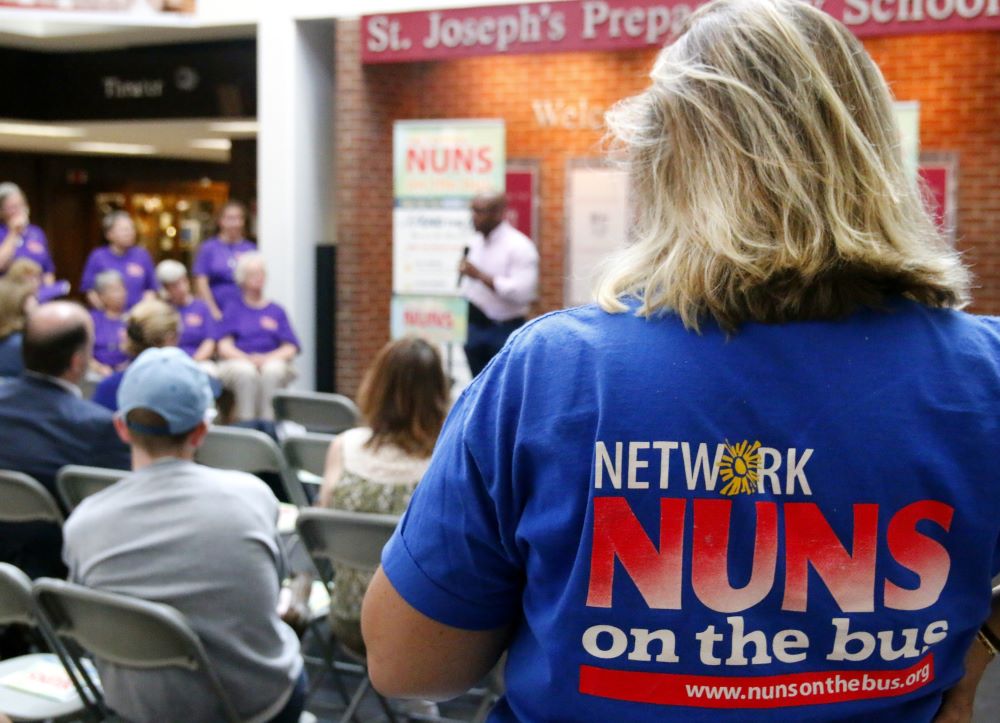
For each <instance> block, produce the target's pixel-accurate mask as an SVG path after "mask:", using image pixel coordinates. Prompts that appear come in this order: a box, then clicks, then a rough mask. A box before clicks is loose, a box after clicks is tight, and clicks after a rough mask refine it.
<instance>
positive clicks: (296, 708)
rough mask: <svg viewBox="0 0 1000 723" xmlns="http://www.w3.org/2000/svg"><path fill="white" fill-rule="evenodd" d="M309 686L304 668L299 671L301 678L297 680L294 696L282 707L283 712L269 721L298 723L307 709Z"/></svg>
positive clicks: (272, 722)
mask: <svg viewBox="0 0 1000 723" xmlns="http://www.w3.org/2000/svg"><path fill="white" fill-rule="evenodd" d="M308 687H309V685H308V681H307V680H306V671H305V670H303V671H302V672H301V673H299V679H298V680H296V681H295V689H294V690H293V691H292V697H291V698H289V699H288V702H287V703H285V707H284V708H282V709H281V712H280V713H278V715H276V716H274V718H272V719H271V720H270V721H269V723H298V720H299V716H301V715H302V711H303V710H304V709H305V705H306V690H307V689H308Z"/></svg>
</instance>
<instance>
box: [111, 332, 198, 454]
mask: <svg viewBox="0 0 1000 723" xmlns="http://www.w3.org/2000/svg"><path fill="white" fill-rule="evenodd" d="M213 405H214V398H213V395H212V388H211V385H210V382H209V378H208V375H207V374H205V372H204V371H202V369H201V368H200V367H199V366H198V364H197V363H195V362H194V361H193V360H192V359H191V357H189V356H188V355H187V354H185V353H184V352H183V351H181V350H180V349H178V348H176V347H165V348H162V349H147V350H146V351H144V352H143V353H142V354H140V355H139V356H138V357H137V358H136V360H135V361H134V362H132V364H131V365H130V366H129V368H128V371H127V372H126V373H125V377H124V378H123V379H122V383H121V386H120V387H118V415H117V418H116V422H115V426H116V428H117V429H118V433H119V435H120V436H121V437H122V439H124V440H125V441H126V442H128V441H129V438H131V440H132V442H133V446H132V454H133V456H134V455H135V454H136V451H137V449H136V448H137V447H138V449H139V450H140V451H142V450H144V449H145V448H147V447H148V446H150V445H152V446H153V447H154V448H156V449H164V448H169V447H171V446H172V445H173V446H177V444H176V443H179V442H180V441H181V438H182V437H184V438H185V439H186V438H187V437H188V436H189V435H190V433H191V432H194V431H196V430H200V433H199V434H197V435H190V436H191V437H192V439H191V442H192V445H193V447H192V452H193V449H194V448H195V447H197V446H198V444H199V443H200V442H201V440H202V439H203V438H204V436H205V431H206V430H207V429H208V422H209V421H210V420H209V418H208V415H209V410H210V409H212V407H213ZM136 439H138V440H139V441H140V444H138V445H137V444H134V442H135V440H136Z"/></svg>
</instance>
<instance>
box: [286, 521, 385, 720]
mask: <svg viewBox="0 0 1000 723" xmlns="http://www.w3.org/2000/svg"><path fill="white" fill-rule="evenodd" d="M398 523H399V518H398V517H396V516H394V515H375V514H366V513H362V512H347V511H344V510H330V509H306V510H301V511H300V512H299V517H298V520H297V521H296V527H297V528H298V531H299V539H300V540H301V541H302V544H303V545H305V548H306V551H307V552H308V553H309V556H310V557H311V558H312V560H313V563H314V564H315V565H316V569H317V570H318V571H319V575H320V578H321V579H322V580H323V582H324V583H325V584H326V585H327V587H332V585H333V584H334V581H333V565H334V564H338V565H344V566H347V567H352V568H355V569H359V570H375V568H377V567H378V565H379V561H380V559H381V556H382V548H383V547H385V544H386V543H387V542H388V541H389V538H390V537H392V533H393V531H394V530H395V529H396V525H397V524H398ZM341 648H343V646H341ZM343 649H344V650H345V651H347V652H348V653H349V654H351V651H348V650H347V649H346V648H343ZM351 657H353V658H355V659H357V656H356V655H353V654H351ZM359 662H360V663H361V664H362V680H361V683H360V684H359V685H358V687H357V689H356V690H355V691H354V695H353V696H352V697H351V700H350V701H349V702H348V705H347V709H346V710H345V711H344V713H343V715H342V717H341V719H340V721H341V723H346V722H347V721H349V720H351V719H352V718H353V717H354V714H355V712H356V711H357V709H358V707H359V706H360V705H361V701H362V700H363V699H364V697H365V694H366V693H367V692H368V691H369V690H372V692H373V693H374V694H375V695H376V696H377V697H378V701H379V703H380V704H381V706H382V709H383V710H384V711H385V713H386V715H388V716H389V718H390V720H395V718H394V716H393V712H392V709H391V708H390V706H389V703H388V701H386V700H385V698H383V697H382V696H381V695H379V693H378V692H377V691H375V690H374V689H373V688H372V687H371V679H370V678H369V677H368V671H367V668H365V667H364V661H363V660H359ZM332 672H333V673H334V675H336V674H337V670H336V669H335V668H334V669H333V670H332Z"/></svg>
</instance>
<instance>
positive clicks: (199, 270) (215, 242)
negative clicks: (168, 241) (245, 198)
mask: <svg viewBox="0 0 1000 723" xmlns="http://www.w3.org/2000/svg"><path fill="white" fill-rule="evenodd" d="M246 220H247V213H246V208H245V207H244V206H243V204H242V203H240V202H239V201H229V202H228V203H226V205H225V206H223V207H222V210H221V211H219V220H218V224H219V232H218V234H217V235H215V236H213V237H212V238H209V239H206V240H205V241H204V243H202V244H201V246H200V247H199V248H198V256H197V257H196V258H195V260H194V269H193V273H194V284H195V291H196V293H197V295H198V298H199V299H201V300H202V301H204V302H205V303H206V304H208V308H209V309H211V311H212V316H213V317H215V318H216V319H219V318H221V317H222V313H223V312H224V311H225V310H226V306H227V305H228V304H229V303H230V302H232V301H236V300H237V299H239V298H240V288H239V286H237V284H236V280H235V279H234V278H233V272H234V271H235V270H236V262H237V261H238V260H239V258H240V256H242V255H243V254H245V253H248V252H250V251H256V250H257V246H256V244H254V243H253V242H252V241H248V240H247V239H246V238H244V236H243V234H244V233H245V231H246Z"/></svg>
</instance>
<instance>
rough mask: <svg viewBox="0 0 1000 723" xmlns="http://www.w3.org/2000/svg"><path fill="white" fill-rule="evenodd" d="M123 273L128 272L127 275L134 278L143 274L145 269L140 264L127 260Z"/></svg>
mask: <svg viewBox="0 0 1000 723" xmlns="http://www.w3.org/2000/svg"><path fill="white" fill-rule="evenodd" d="M125 273H126V274H128V275H129V276H134V277H136V278H139V277H141V276H142V275H143V274H145V273H146V271H145V270H144V269H143V268H142V266H141V265H139V264H137V263H135V262H129V263H128V264H127V265H126V266H125Z"/></svg>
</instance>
